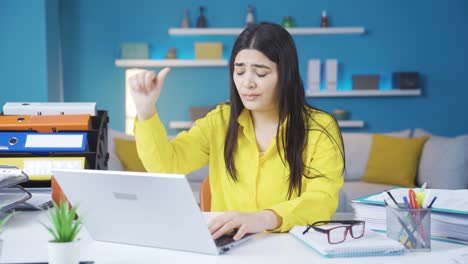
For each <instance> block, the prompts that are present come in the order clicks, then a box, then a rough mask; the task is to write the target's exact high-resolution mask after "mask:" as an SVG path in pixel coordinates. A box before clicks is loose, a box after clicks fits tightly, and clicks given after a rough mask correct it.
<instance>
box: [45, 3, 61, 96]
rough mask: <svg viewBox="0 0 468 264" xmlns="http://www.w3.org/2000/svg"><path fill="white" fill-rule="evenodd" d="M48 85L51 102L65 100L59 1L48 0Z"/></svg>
mask: <svg viewBox="0 0 468 264" xmlns="http://www.w3.org/2000/svg"><path fill="white" fill-rule="evenodd" d="M46 30H47V36H46V40H47V42H46V43H47V49H46V52H47V85H48V97H49V101H50V102H61V101H63V87H62V79H61V78H62V76H61V73H62V65H61V47H60V46H61V44H60V15H59V1H58V0H46Z"/></svg>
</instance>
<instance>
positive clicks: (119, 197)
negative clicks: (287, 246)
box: [52, 169, 252, 255]
mask: <svg viewBox="0 0 468 264" xmlns="http://www.w3.org/2000/svg"><path fill="white" fill-rule="evenodd" d="M52 174H53V175H54V176H55V178H56V179H57V181H58V183H59V185H60V186H61V188H62V190H63V191H64V193H65V195H66V196H67V198H68V200H69V201H70V202H71V203H72V204H73V205H78V210H77V211H78V214H79V215H80V216H82V217H83V221H84V225H85V227H86V229H87V230H88V232H89V234H90V235H91V236H92V237H93V239H95V240H98V241H106V242H117V243H124V244H131V245H140V246H149V247H157V248H166V249H174V250H183V251H191V252H198V253H204V254H212V255H217V254H220V253H224V252H226V251H228V250H230V249H231V248H232V247H233V246H235V245H237V244H239V243H241V242H244V241H246V240H247V239H248V238H250V237H252V236H247V237H245V238H244V239H241V240H238V241H233V240H232V237H231V236H224V237H222V238H220V239H217V241H216V242H215V241H214V240H213V239H212V237H211V234H210V232H209V230H208V226H207V223H206V221H205V218H204V216H203V214H202V213H201V211H200V208H199V207H198V204H197V202H196V201H195V197H194V195H193V193H192V190H191V189H190V186H189V183H188V181H187V179H186V178H185V176H184V175H180V174H161V173H143V172H123V171H100V170H65V169H55V170H52Z"/></svg>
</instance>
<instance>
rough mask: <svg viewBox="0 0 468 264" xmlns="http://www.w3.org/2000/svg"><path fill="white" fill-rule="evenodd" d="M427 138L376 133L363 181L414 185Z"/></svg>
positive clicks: (406, 185)
mask: <svg viewBox="0 0 468 264" xmlns="http://www.w3.org/2000/svg"><path fill="white" fill-rule="evenodd" d="M427 139H428V137H421V138H396V137H390V136H384V135H379V134H375V135H374V136H373V137H372V147H371V152H370V155H369V161H368V162H367V168H366V174H365V175H364V177H363V178H362V181H365V182H372V183H381V184H392V185H397V186H405V187H414V183H415V179H416V172H417V170H418V165H419V157H420V156H421V152H422V149H423V147H424V143H425V142H426V141H427Z"/></svg>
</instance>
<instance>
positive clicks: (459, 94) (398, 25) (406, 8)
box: [0, 0, 468, 136]
mask: <svg viewBox="0 0 468 264" xmlns="http://www.w3.org/2000/svg"><path fill="white" fill-rule="evenodd" d="M14 2H15V4H14V5H15V6H24V7H23V8H22V9H21V10H20V11H21V12H20V11H18V10H17V11H16V14H15V15H8V16H7V17H5V15H4V14H3V13H4V12H5V7H4V6H5V4H4V1H2V2H1V3H2V8H1V9H0V12H2V13H1V15H0V22H1V23H0V27H4V25H5V23H10V24H11V23H13V22H16V23H19V22H21V21H24V20H25V19H24V17H26V16H27V12H28V10H29V9H30V7H31V6H34V5H38V4H37V3H38V1H32V0H31V1H26V0H21V1H14ZM59 2H60V3H59V5H60V10H59V13H60V17H61V20H60V21H61V22H60V29H61V37H62V48H63V54H62V55H63V70H64V89H65V101H96V102H97V103H98V107H99V108H101V109H107V110H109V114H110V119H111V123H110V127H112V128H115V129H119V130H123V129H124V118H125V113H124V110H125V106H124V102H125V101H124V100H125V98H124V69H122V68H117V67H116V66H115V65H114V60H115V59H116V58H119V46H120V44H121V43H122V42H132V41H143V42H148V43H149V44H150V46H151V57H152V58H163V57H164V54H165V53H166V52H167V50H168V48H169V47H176V48H177V52H178V55H179V57H180V58H193V44H194V42H195V41H222V42H223V43H224V57H226V58H227V57H228V56H229V53H230V50H231V48H232V43H233V41H234V39H235V37H234V36H217V37H184V36H169V35H168V28H170V27H178V26H179V25H180V20H181V18H182V13H183V12H182V11H183V8H189V10H190V12H191V13H190V18H191V21H192V23H194V22H195V20H196V17H197V15H198V12H197V7H198V5H200V4H202V5H204V6H205V7H206V9H207V12H206V16H207V18H208V22H209V24H210V26H212V27H239V26H241V25H243V23H244V18H245V9H246V6H247V5H248V4H251V1H245V0H240V1H215V0H207V1H184V2H183V4H182V3H181V2H178V1H176V2H168V1H156V0H132V1H130V0H126V1H124V0H121V1H111V0H101V1H93V0H66V1H64V0H61V1H59ZM9 3H10V4H9ZM11 3H13V1H12V0H8V1H7V4H6V8H8V6H9V5H12V4H11ZM26 3H28V4H26ZM39 3H43V1H42V2H41V1H39ZM295 3H300V4H294V5H289V6H288V7H287V9H286V8H285V5H286V4H287V3H285V2H284V1H275V2H274V3H272V1H267V0H261V1H255V3H253V4H254V7H255V9H256V18H257V20H261V21H272V22H278V23H280V22H281V19H282V17H283V16H284V15H291V16H293V17H294V19H295V21H296V23H297V24H298V25H299V26H317V25H318V23H319V20H320V12H321V10H322V9H326V10H327V12H328V14H329V18H330V20H331V24H332V26H363V27H365V28H366V30H367V31H368V34H366V35H330V36H326V35H319V36H296V37H295V41H296V44H297V48H298V51H299V58H300V66H301V74H302V76H303V79H304V81H305V82H306V80H307V79H306V69H307V61H308V60H309V59H311V58H319V59H321V60H322V61H324V60H325V59H327V58H337V59H338V60H339V62H340V76H339V87H340V89H349V88H350V85H351V84H350V83H351V81H350V80H351V76H352V75H353V74H365V73H375V74H380V75H381V86H382V88H390V76H391V73H392V72H394V71H418V72H420V73H421V74H422V75H423V84H424V86H423V89H424V90H423V96H420V97H393V98H380V97H371V98H309V102H310V103H312V104H313V105H315V106H317V107H319V108H323V109H325V110H328V111H331V110H332V109H334V108H345V109H348V110H350V111H351V116H352V119H359V120H364V121H365V122H366V127H365V128H363V129H348V130H346V131H372V132H375V131H378V132H386V131H392V130H399V129H404V128H416V127H421V128H424V129H427V130H429V131H431V132H434V133H438V134H442V135H448V136H449V135H456V134H461V133H467V132H468V122H466V120H463V121H461V120H460V119H459V118H455V117H456V116H462V115H458V114H457V113H458V112H457V111H460V110H458V109H464V108H463V106H464V105H465V100H466V99H465V98H468V89H467V87H466V84H467V83H468V75H467V74H466V73H465V71H466V67H465V65H466V63H467V60H468V50H467V49H466V47H467V46H468V34H467V33H466V28H468V16H466V10H468V2H466V1H464V0H453V1H431V3H430V4H428V2H427V1H423V0H414V1H405V0H394V1H374V0H362V1H343V0H327V1H325V0H318V1H306V0H302V1H296V2H295ZM285 10H288V11H287V12H288V13H285V12H286V11H285ZM9 13H11V12H9ZM19 13H20V14H19ZM20 15H21V16H22V17H21V16H20ZM39 15H40V14H39ZM18 16H19V17H18ZM37 17H38V16H37V15H35V16H32V17H31V18H29V19H27V20H26V21H27V22H28V24H27V25H23V26H24V27H27V26H28V25H29V27H31V25H30V24H34V23H33V22H34V21H33V19H38V18H37ZM39 17H40V16H39ZM42 19H43V18H42ZM42 23H43V22H42ZM17 27H19V26H17ZM27 29H28V28H27ZM23 31H25V30H23ZM42 32H44V30H43V31H42ZM34 33H36V35H37V30H36V32H31V33H28V34H27V38H26V34H23V33H22V31H18V30H14V31H12V32H8V31H7V37H8V38H7V39H12V43H13V44H11V45H10V46H6V47H7V48H9V49H11V50H12V51H13V52H9V54H7V58H8V61H12V62H13V65H14V66H15V68H14V70H12V69H11V65H10V63H5V60H3V62H2V63H0V65H1V66H0V67H1V68H0V70H1V71H0V73H1V74H4V73H5V72H6V73H8V75H11V76H22V72H21V70H25V71H26V72H28V74H33V75H35V76H33V78H28V79H26V78H22V77H20V78H9V79H7V84H8V85H7V87H12V85H14V86H15V87H18V90H19V91H23V92H20V93H19V94H20V95H21V94H23V95H21V96H22V97H18V93H16V92H11V91H7V93H6V97H4V96H3V94H2V100H1V101H2V102H3V101H6V100H5V99H4V98H8V100H11V101H13V100H26V99H20V98H23V97H26V96H28V98H32V99H28V100H42V99H43V98H44V97H41V96H42V95H40V94H35V93H36V91H37V90H35V88H31V87H37V85H36V86H33V85H31V83H34V84H37V83H40V84H41V85H44V84H43V83H44V80H43V76H44V75H45V74H44V73H43V72H41V73H40V74H38V73H37V72H38V71H40V70H44V69H41V68H40V66H39V64H40V63H39V62H41V60H40V58H41V55H40V54H39V55H38V56H36V57H35V58H32V60H33V61H31V57H34V56H32V54H34V50H32V49H36V48H37V45H31V42H34V41H35V42H38V41H37V40H36V39H34V37H35V35H34ZM40 35H41V36H40V37H41V38H42V39H43V38H44V36H43V34H40ZM36 37H37V36H36ZM2 38H3V37H2ZM22 38H26V41H25V42H26V43H21V40H22ZM2 42H4V41H2ZM39 45H42V48H41V50H42V49H44V45H45V44H43V43H42V44H41V43H39ZM4 46H5V44H3V43H2V44H0V48H2V47H4ZM1 50H2V52H5V51H4V50H5V49H4V48H2V49H1ZM28 52H29V53H28ZM12 53H17V54H12ZM28 54H29V56H28ZM18 56H20V57H18ZM3 57H4V56H2V58H3ZM22 57H24V58H27V59H24V60H23V59H22ZM44 60H45V59H44V58H42V64H43V61H44ZM31 63H33V64H31ZM39 77H40V78H39ZM41 78H42V79H41ZM16 79H18V80H17V81H14V80H16ZM39 79H41V80H39ZM228 79H229V78H228V69H227V68H185V69H184V68H173V70H172V71H171V73H170V75H169V76H168V78H167V81H166V84H165V87H164V90H163V92H162V96H161V98H160V102H159V103H158V109H159V112H160V114H161V117H162V120H163V122H165V124H166V125H167V124H168V122H169V120H187V119H188V118H189V114H188V108H189V106H200V105H211V104H215V103H217V102H220V101H223V100H225V99H227V98H228ZM12 80H13V81H12ZM2 86H3V85H2ZM3 87H5V86H3ZM3 87H2V88H0V89H2V90H4V88H3ZM26 94H27V95H26ZM465 119H466V118H465ZM174 132H175V131H170V133H174Z"/></svg>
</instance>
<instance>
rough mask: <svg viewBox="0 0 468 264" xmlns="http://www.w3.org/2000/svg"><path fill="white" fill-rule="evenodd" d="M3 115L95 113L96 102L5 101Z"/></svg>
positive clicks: (93, 114)
mask: <svg viewBox="0 0 468 264" xmlns="http://www.w3.org/2000/svg"><path fill="white" fill-rule="evenodd" d="M3 114H4V115H81V114H89V115H91V116H95V115H96V103H95V102H94V103H92V102H89V103H81V102H79V103H78V102H74V103H68V102H67V103H56V102H46V103H40V102H7V103H5V104H4V105H3Z"/></svg>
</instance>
